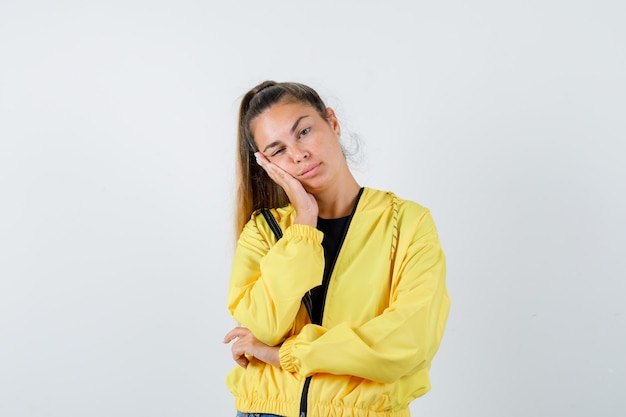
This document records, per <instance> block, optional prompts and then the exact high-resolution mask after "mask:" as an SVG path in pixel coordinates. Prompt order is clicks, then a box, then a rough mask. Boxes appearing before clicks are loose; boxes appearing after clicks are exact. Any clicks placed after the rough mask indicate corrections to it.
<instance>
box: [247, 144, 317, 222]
mask: <svg viewBox="0 0 626 417" xmlns="http://www.w3.org/2000/svg"><path fill="white" fill-rule="evenodd" d="M254 156H255V157H256V161H257V163H258V164H259V165H261V167H263V169H264V170H265V172H267V175H269V177H270V178H271V179H272V180H273V181H274V182H275V183H276V184H278V185H280V186H281V187H282V189H283V190H285V193H287V198H289V201H290V202H291V204H293V206H294V208H295V209H296V219H295V223H298V224H308V225H309V226H313V227H315V226H317V215H318V213H319V207H318V205H317V201H316V200H315V197H313V195H312V194H310V193H308V192H307V191H306V190H305V189H304V187H303V186H302V183H300V181H298V180H297V179H296V178H294V177H293V176H292V175H291V174H289V173H288V172H287V171H285V170H284V169H282V168H281V167H279V166H278V165H274V164H272V163H271V162H270V161H268V160H267V158H266V157H265V155H263V154H262V153H261V152H256V153H255V154H254Z"/></svg>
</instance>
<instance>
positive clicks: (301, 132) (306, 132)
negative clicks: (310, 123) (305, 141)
mask: <svg viewBox="0 0 626 417" xmlns="http://www.w3.org/2000/svg"><path fill="white" fill-rule="evenodd" d="M310 131H311V128H310V127H305V128H304V129H302V130H301V131H300V133H298V137H300V138H301V137H302V136H304V135H307V134H308V133H309V132H310Z"/></svg>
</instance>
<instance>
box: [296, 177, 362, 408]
mask: <svg viewBox="0 0 626 417" xmlns="http://www.w3.org/2000/svg"><path fill="white" fill-rule="evenodd" d="M361 194H363V187H361V189H360V190H359V193H358V194H357V196H356V201H355V202H354V207H352V212H351V213H350V217H349V218H348V223H347V224H346V227H345V229H344V231H343V235H342V236H341V240H340V242H339V250H338V251H337V254H336V255H335V258H334V259H333V262H332V264H331V267H330V270H329V271H328V279H329V282H328V284H327V285H326V286H325V287H324V296H323V297H322V308H321V310H320V323H313V324H318V325H320V326H321V325H322V323H321V318H322V317H324V306H325V304H326V294H327V293H328V287H329V286H330V277H331V276H332V274H333V271H334V270H335V263H337V258H339V253H340V252H341V248H342V247H343V242H344V241H345V240H346V235H347V234H348V229H350V223H352V218H353V217H354V213H355V212H356V207H357V206H358V205H359V200H360V199H361ZM302 301H303V302H304V306H305V307H306V310H307V312H308V313H309V319H311V318H312V312H313V300H312V299H311V291H308V292H307V293H306V294H305V295H304V297H302ZM311 322H313V320H311ZM312 378H313V376H307V377H306V379H305V380H304V386H303V387H302V396H301V397H300V417H306V415H307V412H308V404H307V401H308V397H309V385H311V379H312Z"/></svg>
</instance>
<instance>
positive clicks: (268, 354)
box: [224, 327, 280, 368]
mask: <svg viewBox="0 0 626 417" xmlns="http://www.w3.org/2000/svg"><path fill="white" fill-rule="evenodd" d="M233 340H234V341H235V343H233V345H232V346H231V348H230V350H231V352H232V353H233V359H234V360H235V362H237V365H239V366H241V367H242V368H247V367H248V363H249V362H250V361H249V359H248V356H252V357H255V358H257V359H258V360H260V361H262V362H265V363H267V364H270V365H274V366H280V356H279V354H278V350H279V349H280V348H279V347H278V346H268V345H266V344H265V343H263V342H260V341H259V339H257V338H256V337H254V335H253V334H252V332H251V331H250V330H248V329H246V328H245V327H235V328H234V329H233V330H231V331H230V332H228V334H226V336H224V343H230V342H231V341H233ZM246 355H247V356H246Z"/></svg>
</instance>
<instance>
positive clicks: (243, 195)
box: [235, 81, 327, 233]
mask: <svg viewBox="0 0 626 417" xmlns="http://www.w3.org/2000/svg"><path fill="white" fill-rule="evenodd" d="M285 103H300V104H303V105H306V106H310V107H311V108H313V109H314V110H315V112H317V113H318V114H319V116H320V117H322V118H324V119H327V108H326V105H325V104H324V102H323V101H322V99H321V98H320V96H319V95H318V94H317V92H316V91H315V90H313V89H312V88H310V87H308V86H306V85H304V84H299V83H290V82H285V83H277V82H274V81H264V82H262V83H261V84H259V85H257V86H256V87H254V88H252V89H251V90H250V91H248V92H247V93H246V94H245V95H244V97H243V99H242V100H241V105H240V108H239V126H238V135H237V141H238V158H237V171H238V172H237V173H238V187H237V201H236V204H237V207H236V211H237V215H236V220H235V221H236V229H237V230H236V231H237V233H239V232H240V231H241V230H242V228H243V226H244V225H245V223H246V222H247V221H248V219H249V218H250V215H251V214H252V212H253V211H254V210H256V209H259V208H261V207H282V206H285V205H287V204H288V203H289V200H288V199H287V196H286V194H285V192H284V191H283V189H282V188H281V187H280V186H278V185H277V184H276V183H274V182H273V181H272V180H271V179H270V178H269V176H268V175H267V174H266V172H265V171H264V170H263V168H262V167H260V166H259V165H258V164H257V163H256V158H255V157H254V153H255V152H258V151H259V149H258V144H257V143H256V141H255V138H254V134H253V127H254V121H255V120H256V119H258V118H259V116H261V115H262V114H263V113H265V112H266V111H267V110H269V109H270V108H272V107H273V106H275V105H277V104H285Z"/></svg>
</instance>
